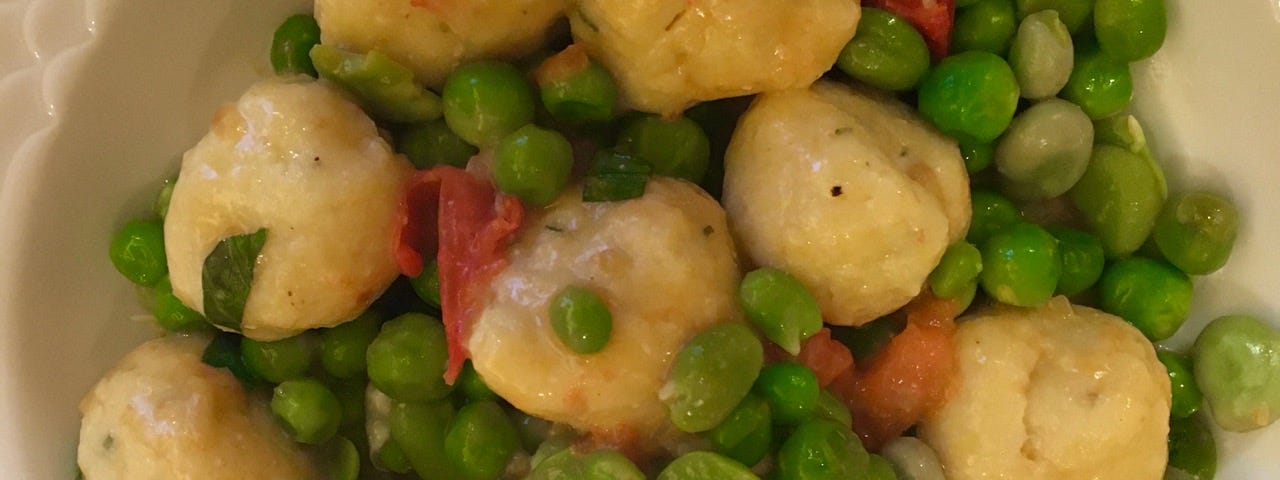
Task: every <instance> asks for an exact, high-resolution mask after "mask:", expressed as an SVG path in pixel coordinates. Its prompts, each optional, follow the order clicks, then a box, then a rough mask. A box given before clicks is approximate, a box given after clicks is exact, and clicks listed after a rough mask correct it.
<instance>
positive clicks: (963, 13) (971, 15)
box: [951, 0, 1018, 56]
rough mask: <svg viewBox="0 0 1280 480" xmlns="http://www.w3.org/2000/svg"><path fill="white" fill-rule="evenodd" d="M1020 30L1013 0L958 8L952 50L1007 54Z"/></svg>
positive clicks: (952, 29) (989, 0)
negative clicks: (1016, 33) (1015, 33)
mask: <svg viewBox="0 0 1280 480" xmlns="http://www.w3.org/2000/svg"><path fill="white" fill-rule="evenodd" d="M1017 30H1018V19H1017V17H1016V15H1014V12H1013V0H981V1H979V2H977V3H974V4H973V5H971V6H968V7H965V8H962V9H959V10H956V17H955V23H954V24H952V27H951V53H952V54H955V53H959V52H968V51H983V52H990V53H994V54H996V55H1001V56H1003V55H1004V54H1005V52H1007V51H1009V43H1010V42H1011V41H1012V40H1013V35H1014V32H1016V31H1017Z"/></svg>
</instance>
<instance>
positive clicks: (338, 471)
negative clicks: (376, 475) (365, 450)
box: [320, 437, 360, 480]
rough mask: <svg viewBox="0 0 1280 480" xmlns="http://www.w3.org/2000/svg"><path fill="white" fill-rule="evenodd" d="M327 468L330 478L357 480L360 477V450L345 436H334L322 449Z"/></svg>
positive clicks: (334, 479) (328, 477)
mask: <svg viewBox="0 0 1280 480" xmlns="http://www.w3.org/2000/svg"><path fill="white" fill-rule="evenodd" d="M321 451H322V452H323V453H322V454H321V455H320V458H322V459H323V461H324V465H325V469H324V471H325V472H326V473H328V476H327V477H326V478H327V479H330V480H356V479H357V478H359V477H360V451H359V450H357V449H356V445H355V444H354V443H351V440H347V439H346V438H344V437H333V439H332V440H329V442H328V443H326V444H325V445H324V448H322V449H321Z"/></svg>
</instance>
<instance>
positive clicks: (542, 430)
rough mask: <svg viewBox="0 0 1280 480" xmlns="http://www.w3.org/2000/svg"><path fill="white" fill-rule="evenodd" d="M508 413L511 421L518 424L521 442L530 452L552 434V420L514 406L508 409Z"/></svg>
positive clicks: (517, 430)
mask: <svg viewBox="0 0 1280 480" xmlns="http://www.w3.org/2000/svg"><path fill="white" fill-rule="evenodd" d="M507 414H508V415H510V416H511V423H512V424H514V425H515V426H516V433H518V434H519V435H520V443H521V444H522V445H523V446H524V449H525V450H528V451H530V452H533V451H535V450H537V449H538V445H541V444H542V443H544V442H546V441H547V439H548V438H549V437H550V436H551V427H552V423H551V422H550V421H547V420H544V419H541V418H538V417H535V416H533V415H530V414H528V413H525V412H523V411H520V410H518V409H514V408H512V409H509V410H507Z"/></svg>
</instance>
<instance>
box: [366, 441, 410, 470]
mask: <svg viewBox="0 0 1280 480" xmlns="http://www.w3.org/2000/svg"><path fill="white" fill-rule="evenodd" d="M372 460H373V463H374V465H375V466H376V467H377V468H379V469H381V470H385V471H388V472H395V473H409V472H411V471H413V464H411V463H409V457H408V456H406V455H405V453H404V449H403V448H400V444H398V443H396V441H395V439H391V438H388V439H387V442H386V443H383V444H382V448H381V449H379V450H378V451H377V453H374V457H373V459H372Z"/></svg>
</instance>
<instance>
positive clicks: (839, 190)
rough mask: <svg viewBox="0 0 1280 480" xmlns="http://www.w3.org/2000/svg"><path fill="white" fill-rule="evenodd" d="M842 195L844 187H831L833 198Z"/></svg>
mask: <svg viewBox="0 0 1280 480" xmlns="http://www.w3.org/2000/svg"><path fill="white" fill-rule="evenodd" d="M841 195H844V187H841V186H839V185H836V186H834V187H831V196H833V197H839V196H841Z"/></svg>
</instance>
